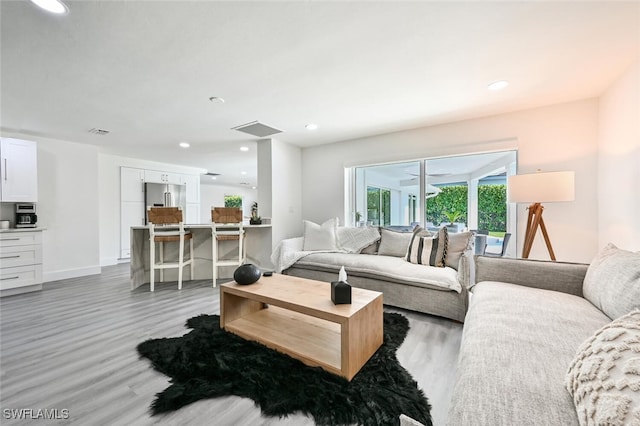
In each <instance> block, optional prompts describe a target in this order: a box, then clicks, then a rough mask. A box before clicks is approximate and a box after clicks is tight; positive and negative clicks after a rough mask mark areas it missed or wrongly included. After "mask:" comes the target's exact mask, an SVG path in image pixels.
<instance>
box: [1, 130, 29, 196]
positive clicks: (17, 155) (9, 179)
mask: <svg viewBox="0 0 640 426" xmlns="http://www.w3.org/2000/svg"><path fill="white" fill-rule="evenodd" d="M0 182H1V184H0V201H6V202H34V203H35V202H37V201H38V145H37V144H36V143H35V142H32V141H25V140H21V139H12V138H2V139H0Z"/></svg>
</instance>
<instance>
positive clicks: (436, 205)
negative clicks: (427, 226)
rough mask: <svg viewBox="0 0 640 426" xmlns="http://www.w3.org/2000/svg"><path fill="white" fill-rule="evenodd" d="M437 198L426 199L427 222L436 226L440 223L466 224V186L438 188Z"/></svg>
mask: <svg viewBox="0 0 640 426" xmlns="http://www.w3.org/2000/svg"><path fill="white" fill-rule="evenodd" d="M440 189H441V190H442V192H440V193H439V194H438V196H437V197H433V198H429V199H427V222H431V223H433V224H434V225H436V226H438V225H440V224H441V223H451V222H452V220H451V219H452V218H454V217H455V216H457V217H455V219H453V222H461V223H466V222H467V192H468V191H467V185H451V186H443V187H441V188H440Z"/></svg>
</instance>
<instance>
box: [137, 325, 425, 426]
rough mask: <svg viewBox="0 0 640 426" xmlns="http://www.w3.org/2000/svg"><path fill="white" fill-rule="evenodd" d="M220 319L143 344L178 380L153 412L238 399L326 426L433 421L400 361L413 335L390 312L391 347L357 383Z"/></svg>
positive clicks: (386, 330)
mask: <svg viewBox="0 0 640 426" xmlns="http://www.w3.org/2000/svg"><path fill="white" fill-rule="evenodd" d="M219 320H220V318H219V317H218V316H217V315H200V316H198V317H194V318H191V319H189V320H188V321H187V324H186V326H187V327H188V328H192V329H193V330H192V331H191V332H190V333H188V334H186V335H184V336H182V337H178V338H171V339H154V340H148V341H146V342H143V343H141V344H140V345H138V352H139V353H140V355H141V356H142V357H145V358H148V359H149V360H151V362H152V364H153V367H154V368H155V369H156V370H158V371H160V372H162V373H164V374H166V375H167V376H169V377H171V382H172V384H171V385H170V386H169V387H168V388H167V389H165V390H164V391H162V392H160V393H159V394H157V398H156V400H155V401H154V402H153V404H152V406H151V411H152V413H153V414H158V413H163V412H166V411H172V410H177V409H179V408H180V407H183V406H185V405H187V404H190V403H192V402H195V401H198V400H200V399H203V398H216V397H220V396H227V395H237V396H240V397H245V398H251V399H252V400H253V401H255V403H256V405H257V406H259V407H260V409H261V410H262V413H263V414H264V415H266V416H279V417H282V416H287V415H288V414H292V413H295V412H301V413H304V414H306V415H308V416H311V417H313V419H314V420H315V422H316V423H317V424H318V425H349V424H362V425H376V426H377V425H398V424H399V423H400V422H399V416H400V414H406V415H407V416H409V417H412V418H414V419H416V420H418V421H420V422H422V423H423V424H425V425H431V424H432V423H431V415H430V409H431V406H430V405H429V402H428V401H427V398H426V397H425V396H424V394H423V392H422V390H420V389H418V387H417V384H416V382H415V381H414V380H413V378H412V377H411V375H410V374H409V373H408V372H407V371H406V370H405V369H404V368H403V367H402V366H401V365H400V363H399V362H398V360H397V359H396V350H397V348H398V347H399V346H400V344H401V343H402V342H403V341H404V339H405V337H406V335H407V332H408V330H409V322H408V320H407V318H405V317H404V316H402V315H400V314H396V313H388V312H385V313H384V343H383V344H382V346H381V347H380V349H378V351H377V352H376V353H375V354H374V355H373V356H372V357H371V359H370V360H369V361H368V362H367V363H366V364H365V366H364V367H362V369H361V370H360V372H358V374H357V375H356V376H355V377H354V378H353V379H352V380H351V382H349V381H347V380H346V379H344V378H342V377H339V376H335V375H333V374H331V373H328V372H326V371H324V370H322V369H321V368H314V367H308V366H306V365H304V364H303V363H302V362H300V361H298V360H295V359H293V358H291V357H289V356H287V355H284V354H281V353H279V352H276V351H273V350H271V349H269V348H267V347H265V346H263V345H261V344H258V343H255V342H251V341H247V340H244V339H243V338H241V337H238V336H236V335H234V334H231V333H228V332H226V331H224V330H222V329H221V328H220V322H219Z"/></svg>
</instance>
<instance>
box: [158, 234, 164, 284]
mask: <svg viewBox="0 0 640 426" xmlns="http://www.w3.org/2000/svg"><path fill="white" fill-rule="evenodd" d="M159 263H160V264H161V265H162V264H163V263H164V243H163V242H162V241H161V242H160V262H159ZM160 282H161V283H163V282H164V268H160Z"/></svg>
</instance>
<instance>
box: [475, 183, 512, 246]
mask: <svg viewBox="0 0 640 426" xmlns="http://www.w3.org/2000/svg"><path fill="white" fill-rule="evenodd" d="M478 229H487V230H489V231H490V232H492V233H494V234H503V233H504V232H506V231H507V185H480V186H478Z"/></svg>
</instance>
